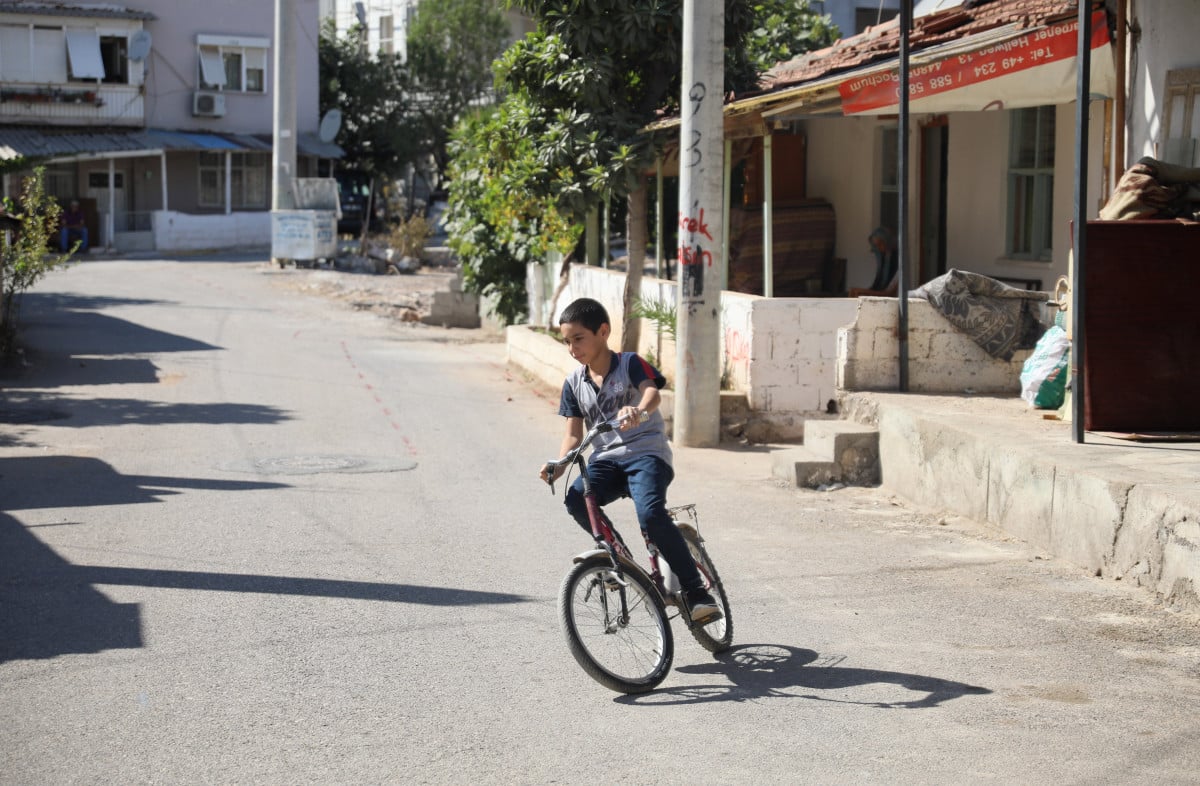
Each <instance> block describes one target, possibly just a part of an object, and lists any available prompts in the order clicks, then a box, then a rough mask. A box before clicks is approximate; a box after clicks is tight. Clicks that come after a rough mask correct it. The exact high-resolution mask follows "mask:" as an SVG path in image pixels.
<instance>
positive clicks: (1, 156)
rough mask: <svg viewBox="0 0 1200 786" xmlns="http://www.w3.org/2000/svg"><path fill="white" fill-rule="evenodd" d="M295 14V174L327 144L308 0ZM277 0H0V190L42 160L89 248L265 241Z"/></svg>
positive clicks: (313, 3) (331, 153) (9, 190)
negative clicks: (81, 223) (101, 0)
mask: <svg viewBox="0 0 1200 786" xmlns="http://www.w3.org/2000/svg"><path fill="white" fill-rule="evenodd" d="M288 7H290V9H291V12H292V13H293V14H294V25H295V29H296V35H295V42H296V45H295V57H294V61H295V68H294V72H293V73H292V76H293V77H294V79H295V84H296V129H295V131H296V136H295V140H296V154H297V166H296V172H295V175H296V176H300V177H311V176H315V175H316V173H317V168H318V162H319V161H320V160H321V159H336V158H338V157H340V155H341V151H340V149H339V148H337V146H336V145H332V144H329V143H328V142H325V141H322V139H321V138H320V136H319V133H318V130H319V122H320V118H319V115H318V112H319V109H318V89H317V87H318V57H317V26H318V3H317V0H290V3H289V4H288ZM274 36H275V3H274V2H273V0H240V1H239V2H233V1H232V0H213V2H209V3H177V2H174V1H173V0H138V2H137V5H129V6H123V5H120V6H119V5H113V4H104V5H95V4H84V3H70V2H50V1H48V0H47V1H40V2H38V1H34V0H30V1H29V2H25V1H24V0H18V2H14V3H7V4H4V5H0V84H3V86H4V87H3V93H2V94H0V99H2V100H0V167H3V173H4V175H3V177H4V179H3V189H4V194H5V195H8V196H16V195H17V193H18V192H19V189H20V182H21V179H22V177H23V175H24V174H26V173H28V172H29V171H30V170H31V169H32V167H33V166H39V165H40V166H44V167H45V171H46V185H47V191H48V193H49V194H51V195H52V196H55V197H56V198H58V199H59V200H60V201H62V202H64V203H65V202H66V201H69V200H73V199H77V200H79V201H80V202H81V203H82V205H83V207H84V211H85V214H86V215H87V220H88V224H89V235H90V237H91V239H92V245H93V246H104V247H108V248H113V249H117V250H122V251H130V250H142V249H157V250H162V251H171V250H187V249H198V248H229V247H246V246H257V247H262V246H266V245H269V243H270V237H271V235H270V232H271V229H270V208H271V201H272V194H271V192H272V183H273V170H272V137H273V133H274V93H275V90H274V81H273V80H274V78H275V74H274V60H275V49H276V47H275V42H274Z"/></svg>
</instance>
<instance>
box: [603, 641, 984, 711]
mask: <svg viewBox="0 0 1200 786" xmlns="http://www.w3.org/2000/svg"><path fill="white" fill-rule="evenodd" d="M714 658H715V659H714V661H713V662H711V663H704V664H697V665H692V666H680V667H679V668H676V669H675V671H676V672H679V673H682V674H697V675H704V674H712V675H719V676H722V677H725V678H727V679H728V680H729V681H730V682H732V683H733V685H682V686H678V687H666V688H660V689H659V690H656V691H654V692H653V693H647V694H643V695H639V696H621V697H618V698H617V699H616V701H618V702H620V703H624V704H653V705H664V706H665V705H673V704H698V703H702V702H710V701H750V700H753V699H762V698H791V699H808V700H811V701H825V702H831V703H836V704H857V705H860V706H867V707H876V708H879V709H922V708H926V707H937V706H938V705H940V704H942V703H943V702H946V701H950V700H951V699H957V698H961V697H962V696H968V695H974V696H979V695H984V694H989V693H991V692H992V691H991V690H990V689H988V688H982V687H979V686H976V685H967V684H966V683H963V682H955V681H953V680H945V679H941V678H939V677H929V676H926V675H923V674H908V673H905V672H899V671H881V670H878V669H859V668H843V667H841V666H840V665H839V664H840V663H841V662H842V661H843V660H845V656H844V655H825V656H822V655H820V654H818V653H817V652H815V651H814V650H809V649H801V648H799V647H790V646H787V645H783V644H744V645H742V646H739V647H734V648H733V649H731V650H729V651H728V652H725V653H722V654H721V655H716V656H714ZM897 691H904V693H901V694H897ZM912 694H919V695H917V696H912Z"/></svg>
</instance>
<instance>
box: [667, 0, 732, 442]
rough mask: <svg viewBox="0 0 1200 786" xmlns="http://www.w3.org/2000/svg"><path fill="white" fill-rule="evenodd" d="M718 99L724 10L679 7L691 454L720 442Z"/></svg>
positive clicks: (681, 318) (682, 334) (683, 436)
mask: <svg viewBox="0 0 1200 786" xmlns="http://www.w3.org/2000/svg"><path fill="white" fill-rule="evenodd" d="M724 94H725V5H724V3H720V2H711V1H709V2H706V1H705V0H684V3H683V90H682V96H681V98H680V102H679V106H680V114H681V115H682V117H681V118H680V119H681V121H682V122H681V124H680V132H679V133H680V139H679V275H678V279H679V306H678V312H677V313H678V317H677V324H676V335H677V337H678V342H679V343H678V347H677V356H678V357H677V360H676V366H675V368H676V373H675V434H674V440H675V442H676V443H677V444H680V445H686V446H688V447H696V448H707V447H716V445H717V444H718V443H719V442H720V440H721V359H720V351H721V341H720V339H721V336H720V332H721V289H722V288H723V287H724V285H725V265H726V260H725V257H724V255H723V254H722V250H721V249H722V239H721V236H722V232H723V227H722V226H721V215H722V209H723V208H722V205H723V199H724V194H722V193H721V184H722V176H723V174H724V153H725V126H724V114H723V111H722V110H723V105H724Z"/></svg>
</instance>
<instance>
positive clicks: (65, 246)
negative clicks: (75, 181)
mask: <svg viewBox="0 0 1200 786" xmlns="http://www.w3.org/2000/svg"><path fill="white" fill-rule="evenodd" d="M76 237H77V238H79V250H80V251H87V249H88V231H87V222H86V221H85V220H84V216H83V210H82V209H80V207H79V202H77V201H76V200H74V199H72V200H71V206H70V207H69V208H67V210H66V212H64V213H63V216H62V230H61V231H60V232H59V234H58V247H59V250H61V251H64V252H66V251H69V250H70V248H71V240H72V239H73V238H76Z"/></svg>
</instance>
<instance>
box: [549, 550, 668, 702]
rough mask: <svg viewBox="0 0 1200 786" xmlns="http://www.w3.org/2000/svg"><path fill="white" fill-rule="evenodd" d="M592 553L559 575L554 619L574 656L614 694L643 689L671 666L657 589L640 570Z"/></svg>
mask: <svg viewBox="0 0 1200 786" xmlns="http://www.w3.org/2000/svg"><path fill="white" fill-rule="evenodd" d="M621 579H622V580H623V581H624V586H622V584H621V583H620V582H618V581H617V580H616V573H615V572H614V571H613V566H612V562H611V560H610V559H609V558H608V557H607V556H603V555H597V556H595V557H590V558H588V559H585V560H583V561H582V562H580V563H578V564H576V565H575V566H574V567H573V568H572V569H571V572H570V573H568V574H567V577H566V578H565V579H563V584H562V591H561V593H560V595H559V609H558V610H559V619H560V621H561V622H562V627H563V633H565V634H566V637H567V645H568V646H569V647H570V649H571V654H572V655H573V656H574V657H575V660H576V661H577V662H578V663H579V665H580V666H582V667H583V670H584V671H585V672H587V673H588V676H590V677H591V678H592V679H594V680H596V682H599V683H600V684H601V685H603V686H604V687H606V688H609V689H610V690H615V691H617V692H618V693H644V692H646V691H648V690H652V689H653V688H654V687H655V686H656V685H658V684H659V683H660V682H662V681H663V680H664V679H665V678H666V676H667V672H668V671H670V669H671V660H672V659H673V658H674V656H675V643H674V640H673V639H672V637H671V626H670V625H669V624H668V623H667V612H666V610H665V609H664V608H663V603H662V599H661V598H660V597H659V595H658V591H657V590H655V589H654V587H653V586H652V585H651V584H650V580H649V579H648V578H646V576H645V574H643V573H642V572H641V571H634V570H630V571H622V574H621Z"/></svg>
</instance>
